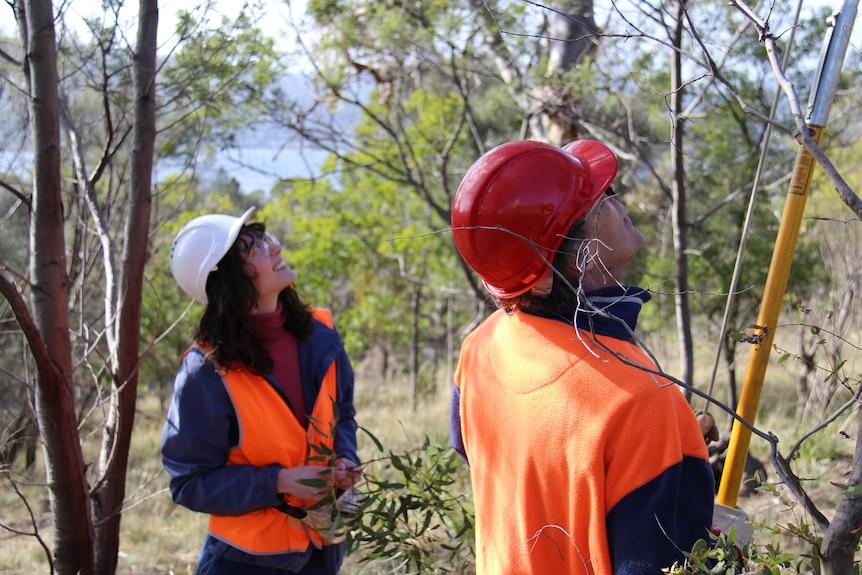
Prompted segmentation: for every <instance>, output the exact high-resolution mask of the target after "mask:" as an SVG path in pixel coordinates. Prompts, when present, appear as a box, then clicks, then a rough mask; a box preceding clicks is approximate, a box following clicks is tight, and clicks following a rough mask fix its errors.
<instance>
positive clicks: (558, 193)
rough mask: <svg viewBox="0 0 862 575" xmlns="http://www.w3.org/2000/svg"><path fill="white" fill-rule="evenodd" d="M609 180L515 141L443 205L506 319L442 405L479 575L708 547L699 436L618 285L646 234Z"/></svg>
mask: <svg viewBox="0 0 862 575" xmlns="http://www.w3.org/2000/svg"><path fill="white" fill-rule="evenodd" d="M616 174H617V158H616V156H615V155H614V154H613V152H612V151H611V150H610V149H609V148H608V147H607V146H605V145H604V144H601V143H599V142H594V141H588V140H580V141H575V142H572V143H571V144H568V145H566V146H565V147H564V148H563V149H560V148H557V147H555V146H551V145H549V144H544V143H540V142H530V141H522V142H511V143H508V144H503V145H501V146H498V147H497V148H494V149H493V150H491V151H489V152H488V153H486V154H485V155H483V156H482V157H481V158H479V159H478V160H477V161H476V163H475V164H474V165H473V166H472V167H471V168H470V170H469V171H468V172H467V174H466V175H465V177H464V179H463V181H462V182H461V184H460V186H459V188H458V192H457V194H456V196H455V200H454V202H453V206H452V230H453V236H454V239H455V243H456V245H457V247H458V250H459V252H460V253H461V255H462V257H463V258H464V260H465V262H466V263H467V264H468V265H469V266H470V267H471V268H472V269H473V270H474V271H475V272H476V273H477V274H478V276H479V278H480V279H481V280H482V282H483V283H484V285H485V287H486V288H487V290H488V292H489V293H490V294H491V295H492V296H494V298H495V299H496V301H497V303H498V306H499V307H500V308H501V309H499V310H498V311H496V312H495V313H494V314H492V315H491V316H490V317H489V318H488V319H486V320H485V321H484V322H483V323H482V324H481V325H480V326H479V327H477V328H476V330H474V331H473V332H472V333H471V334H469V335H468V336H467V338H465V340H464V342H463V345H462V348H461V354H460V357H459V362H458V369H457V371H456V375H455V386H454V393H453V397H452V411H451V421H450V428H451V441H452V444H453V446H454V447H455V449H456V450H457V451H458V452H459V453H461V455H462V456H463V457H464V458H465V459H466V460H467V462H468V464H469V465H470V478H471V482H472V486H473V497H474V504H475V510H476V522H475V533H476V564H477V568H476V572H477V574H478V575H509V574H511V575H515V574H518V575H527V574H536V575H547V574H550V573H553V574H554V575H564V574H572V575H574V574H577V575H611V574H614V575H647V574H649V575H653V574H656V573H661V572H662V569H663V568H666V567H670V566H671V565H672V564H673V563H674V562H675V561H679V562H682V561H683V560H684V556H683V552H684V551H690V550H691V549H692V546H693V544H694V543H695V542H696V541H697V540H698V539H708V537H709V531H710V527H711V519H712V511H713V496H714V481H713V475H712V470H711V469H710V466H709V460H708V456H707V449H706V443H705V442H704V438H703V437H702V436H701V433H700V427H699V426H698V423H697V420H696V419H695V416H694V414H693V413H692V410H691V409H690V407H689V405H688V403H687V402H686V400H685V398H684V396H683V394H682V393H680V392H679V390H678V389H677V388H676V387H675V386H673V385H671V384H670V382H668V381H666V380H663V379H661V378H660V377H658V376H655V375H653V373H650V372H649V371H650V370H651V371H653V372H655V371H656V370H657V368H656V366H655V364H654V363H653V362H652V361H651V360H650V358H649V357H648V356H647V355H646V354H645V353H644V352H643V351H642V350H641V349H639V348H638V346H637V345H636V341H635V338H634V330H635V327H636V324H637V318H638V313H639V312H640V309H641V305H643V304H644V303H645V302H647V301H648V300H649V299H650V296H649V294H648V292H647V291H646V290H644V289H642V288H637V287H634V286H626V285H625V284H623V283H622V282H623V274H624V272H625V270H626V267H627V266H628V264H629V263H630V262H631V260H632V258H634V257H635V255H636V254H637V253H638V251H639V250H640V248H641V245H642V244H643V236H642V235H641V233H640V232H639V231H638V230H637V228H636V227H635V226H634V225H633V224H632V221H631V219H629V217H628V216H627V215H626V210H625V206H624V205H623V204H622V203H620V202H619V200H618V199H617V198H616V197H615V194H614V190H613V186H612V183H613V181H614V178H615V177H616Z"/></svg>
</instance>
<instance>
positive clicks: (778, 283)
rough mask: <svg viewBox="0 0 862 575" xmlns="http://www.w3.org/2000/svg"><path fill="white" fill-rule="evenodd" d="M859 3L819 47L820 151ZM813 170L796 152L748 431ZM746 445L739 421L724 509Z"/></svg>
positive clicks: (735, 487) (741, 410)
mask: <svg viewBox="0 0 862 575" xmlns="http://www.w3.org/2000/svg"><path fill="white" fill-rule="evenodd" d="M858 3H859V0H845V1H844V4H843V5H842V6H841V8H840V9H839V10H837V11H835V12H834V13H833V14H832V17H831V18H830V22H829V24H830V27H829V29H828V31H827V34H826V37H825V38H824V41H823V47H822V49H821V52H820V63H819V65H818V70H817V75H816V78H815V84H814V86H813V87H812V89H811V97H810V100H809V104H808V117H807V118H806V123H807V124H808V127H809V129H810V133H811V137H812V139H813V140H814V141H815V142H817V145H820V142H821V141H822V139H823V132H824V130H825V127H826V120H827V118H828V116H829V108H830V107H831V105H832V98H833V96H834V94H835V88H836V86H837V85H838V78H839V75H840V73H841V66H842V64H843V62H844V54H845V53H846V52H847V46H848V44H849V43H850V33H851V31H852V30H853V22H854V21H855V20H856V9H857V5H858ZM813 168H814V159H813V158H812V157H811V154H810V153H808V151H807V150H806V149H805V148H804V147H803V146H800V147H799V152H798V153H797V155H796V163H795V165H794V166H793V177H792V178H791V181H790V189H789V190H788V192H787V201H786V204H785V206H784V213H783V214H782V216H781V224H780V226H779V228H778V236H777V238H776V240H775V248H774V249H773V252H772V262H771V263H770V264H769V272H768V273H767V276H766V286H765V289H764V292H763V299H762V301H761V304H760V312H759V314H758V316H757V327H756V330H755V333H754V337H755V343H754V345H753V347H752V349H751V355H750V356H749V358H748V367H747V369H746V372H745V379H744V380H743V384H742V392H741V393H740V396H739V405H738V406H737V409H736V413H737V414H738V415H739V416H740V417H742V418H743V419H744V420H745V421H747V422H749V423H750V424H752V425H753V424H754V421H755V418H756V416H757V406H758V404H759V403H760V393H761V391H762V390H763V379H764V376H765V375H766V367H767V365H768V362H769V353H770V352H771V351H772V339H773V337H774V336H775V327H776V325H777V324H778V317H779V315H780V314H781V304H782V301H783V300H784V292H785V290H786V288H787V278H788V277H789V275H790V266H791V264H792V263H793V254H794V252H795V251H796V241H797V239H798V238H799V228H800V226H801V224H802V216H803V213H804V212H805V203H806V201H807V200H808V191H809V189H810V188H811V176H812V174H813ZM750 442H751V431H750V430H749V429H748V428H747V427H745V426H744V425H742V424H740V423H739V422H738V421H734V422H733V428H732V429H731V433H730V443H729V444H728V451H727V459H726V460H725V465H724V471H723V473H722V476H721V483H720V485H719V489H718V496H717V498H716V501H717V502H718V503H721V504H722V505H727V506H728V507H736V500H737V497H738V496H739V488H740V486H741V485H742V475H743V471H744V470H745V461H746V458H747V457H748V447H749V444H750Z"/></svg>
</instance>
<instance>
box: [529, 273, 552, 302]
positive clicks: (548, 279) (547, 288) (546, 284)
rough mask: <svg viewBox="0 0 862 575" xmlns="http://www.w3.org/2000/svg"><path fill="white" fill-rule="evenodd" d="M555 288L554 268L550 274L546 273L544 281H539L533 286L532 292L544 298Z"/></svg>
mask: <svg viewBox="0 0 862 575" xmlns="http://www.w3.org/2000/svg"><path fill="white" fill-rule="evenodd" d="M553 288H554V272H553V270H551V271H550V272H548V275H546V276H545V277H544V279H542V281H540V282H539V283H537V284H536V285H535V287H533V289H532V291H531V292H530V293H531V294H532V295H534V296H536V297H538V298H542V299H544V298H546V297H548V296H549V295H551V290H552V289H553Z"/></svg>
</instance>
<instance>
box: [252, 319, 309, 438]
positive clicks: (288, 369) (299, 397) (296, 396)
mask: <svg viewBox="0 0 862 575" xmlns="http://www.w3.org/2000/svg"><path fill="white" fill-rule="evenodd" d="M255 320H256V321H257V328H258V335H259V336H260V338H261V339H262V340H263V345H264V347H266V351H268V352H269V355H270V357H271V358H272V361H273V366H272V374H271V375H272V377H273V379H275V381H276V382H277V383H278V385H279V386H280V387H281V390H282V391H283V392H284V394H285V395H286V396H287V399H288V400H289V401H290V407H291V410H292V411H293V414H294V415H295V416H296V420H297V421H298V422H299V424H300V425H301V426H302V427H303V428H307V427H308V416H307V415H306V407H305V396H304V395H303V393H302V374H301V373H300V371H299V351H298V349H297V345H296V337H294V335H293V334H292V333H290V332H289V331H287V330H286V329H284V309H283V308H282V305H281V302H279V304H278V309H276V310H275V311H274V312H272V313H266V314H261V315H257V316H255Z"/></svg>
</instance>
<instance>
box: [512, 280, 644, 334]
mask: <svg viewBox="0 0 862 575" xmlns="http://www.w3.org/2000/svg"><path fill="white" fill-rule="evenodd" d="M583 299H584V300H585V301H582V302H581V303H579V304H578V305H575V306H572V308H571V309H570V310H567V311H566V312H564V313H560V314H555V313H550V312H548V311H545V310H541V309H536V308H524V309H523V311H524V312H526V313H529V314H532V315H537V316H540V317H546V318H549V319H555V320H557V321H563V322H565V323H568V324H571V323H572V318H574V319H575V325H577V327H578V328H579V329H584V330H587V331H589V332H591V333H594V334H596V335H605V336H609V337H613V338H616V339H621V340H625V341H632V340H633V339H634V332H635V329H636V328H637V324H638V316H639V315H640V311H641V306H642V305H643V304H645V303H646V302H648V301H649V300H650V299H652V296H651V295H650V293H649V292H648V291H647V290H646V289H644V288H641V287H637V286H618V285H615V286H608V287H603V288H600V289H597V290H593V291H588V292H586V293H584V298H583Z"/></svg>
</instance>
